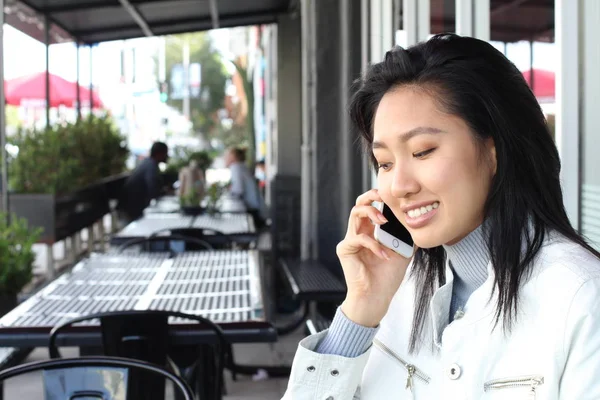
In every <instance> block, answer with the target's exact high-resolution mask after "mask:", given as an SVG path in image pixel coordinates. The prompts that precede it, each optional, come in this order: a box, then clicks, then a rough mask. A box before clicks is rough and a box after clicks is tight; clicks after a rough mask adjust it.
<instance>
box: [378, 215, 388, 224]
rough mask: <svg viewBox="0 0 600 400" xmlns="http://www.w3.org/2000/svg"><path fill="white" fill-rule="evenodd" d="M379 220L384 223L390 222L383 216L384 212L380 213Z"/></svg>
mask: <svg viewBox="0 0 600 400" xmlns="http://www.w3.org/2000/svg"><path fill="white" fill-rule="evenodd" d="M379 220H380V221H381V222H384V223H387V222H388V220H387V219H386V218H385V217H384V216H383V214H379Z"/></svg>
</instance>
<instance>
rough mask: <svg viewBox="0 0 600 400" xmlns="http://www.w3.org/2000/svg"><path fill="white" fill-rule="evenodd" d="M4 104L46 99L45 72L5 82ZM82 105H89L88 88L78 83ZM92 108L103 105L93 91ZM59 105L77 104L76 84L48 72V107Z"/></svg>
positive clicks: (74, 105)
mask: <svg viewBox="0 0 600 400" xmlns="http://www.w3.org/2000/svg"><path fill="white" fill-rule="evenodd" d="M4 90H5V96H6V104H10V105H13V106H18V105H21V102H23V101H46V73H45V72H38V73H35V74H33V75H27V76H21V77H19V78H15V79H11V80H8V81H6V82H5V86H4ZM79 95H80V99H81V104H82V105H89V103H90V90H89V89H88V88H86V87H84V86H81V85H79ZM92 101H93V105H94V108H101V107H103V105H102V102H101V101H100V98H99V97H98V94H97V93H95V92H94V93H93V95H92ZM60 105H63V106H66V107H71V108H75V107H76V106H77V84H76V83H75V82H69V81H67V80H66V79H63V78H61V77H60V76H57V75H53V74H50V107H58V106H60Z"/></svg>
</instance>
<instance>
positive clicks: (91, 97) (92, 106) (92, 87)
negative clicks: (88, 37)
mask: <svg viewBox="0 0 600 400" xmlns="http://www.w3.org/2000/svg"><path fill="white" fill-rule="evenodd" d="M93 50H94V46H92V45H91V44H90V114H89V115H92V113H93V112H94V79H93V76H94V68H93V62H92V61H93V59H92V56H93V54H92V53H93Z"/></svg>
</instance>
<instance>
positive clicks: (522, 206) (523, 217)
mask: <svg viewBox="0 0 600 400" xmlns="http://www.w3.org/2000/svg"><path fill="white" fill-rule="evenodd" d="M358 84H359V85H360V86H359V88H358V89H357V91H356V92H355V94H354V96H353V98H352V100H351V102H350V117H351V119H352V121H353V123H354V124H355V126H356V127H357V128H358V130H359V132H360V134H361V136H362V139H363V143H364V145H365V151H368V152H369V153H370V155H371V160H372V162H373V165H374V166H375V167H376V166H377V162H376V160H375V158H374V156H373V152H372V143H373V121H374V118H375V113H376V111H377V107H378V106H379V102H380V101H381V99H382V97H383V96H384V94H386V93H387V92H388V91H389V90H391V89H395V88H398V87H402V86H405V85H410V86H415V87H418V88H421V89H423V90H426V91H427V92H430V93H431V94H435V96H434V99H435V101H437V102H438V106H439V107H440V108H441V109H443V110H444V111H445V112H447V113H449V114H452V115H455V116H458V117H460V118H462V119H463V120H464V121H465V122H466V123H467V125H468V126H469V128H470V129H471V131H472V132H473V133H474V135H475V138H476V139H487V138H490V137H491V138H492V139H493V141H494V144H495V147H496V158H497V170H496V174H495V176H494V178H493V180H492V185H491V188H490V191H489V194H488V197H487V200H486V204H485V207H484V213H485V216H484V218H485V220H486V224H484V226H485V228H486V229H485V234H486V237H487V240H488V250H489V253H490V257H491V261H492V266H493V268H494V272H495V279H496V282H495V283H496V286H497V289H498V303H497V307H496V314H495V317H496V318H495V320H496V325H497V324H498V323H499V322H500V321H501V320H502V323H503V324H502V325H503V328H504V329H505V331H506V332H509V331H510V329H511V327H512V324H514V322H515V321H516V318H517V309H518V300H519V285H520V283H521V281H522V279H524V277H527V275H528V274H529V273H530V272H531V268H532V265H533V261H534V258H535V256H536V254H537V253H538V252H539V250H540V248H541V246H542V243H543V241H544V239H545V237H546V235H547V234H548V233H549V232H551V231H556V232H558V233H560V234H562V235H564V236H565V237H566V238H568V239H570V240H572V241H573V242H576V243H578V244H580V245H581V246H583V247H584V248H586V249H587V250H589V251H590V252H591V253H593V254H594V255H595V256H596V257H598V258H600V253H598V252H597V251H596V250H594V249H593V248H592V247H591V246H590V245H588V244H587V243H586V241H585V240H584V239H583V238H582V237H581V235H579V233H577V231H576V230H575V229H574V228H573V227H572V226H571V223H570V222H569V218H568V217H567V213H566V211H565V208H564V205H563V196H562V190H561V187H560V182H559V172H560V159H559V156H558V151H557V149H556V145H555V144H554V141H553V140H552V138H551V135H550V132H549V130H548V126H547V124H546V119H545V117H544V114H543V113H542V110H541V108H540V106H539V104H538V102H537V100H536V98H535V96H534V95H533V93H532V92H531V90H530V88H529V86H527V83H526V82H525V80H524V78H523V76H522V74H521V72H520V71H519V70H518V69H517V68H516V67H515V65H514V64H513V63H511V62H510V61H509V60H508V59H507V58H506V57H504V55H503V54H502V53H500V52H499V51H497V50H496V49H495V48H494V47H493V46H492V45H490V44H489V43H487V42H484V41H481V40H478V39H474V38H469V37H461V36H458V35H455V34H439V35H436V36H434V37H433V38H431V39H430V40H428V41H426V42H423V43H419V44H417V45H415V46H412V47H409V48H407V49H404V48H400V47H396V48H394V49H392V50H390V51H388V52H387V53H386V55H385V59H384V60H383V61H382V62H380V63H377V64H374V65H372V66H370V67H369V69H368V70H367V71H366V73H365V75H364V76H363V77H362V78H361V79H360V80H359V81H358ZM445 258H446V254H445V251H444V249H443V247H442V246H438V247H435V248H431V249H419V250H418V251H417V252H416V254H415V256H414V259H413V265H414V267H413V269H412V274H411V278H414V279H415V280H416V287H417V290H416V295H415V302H416V309H415V314H414V320H413V328H412V333H411V338H410V345H409V351H410V352H411V353H414V352H416V351H417V350H418V347H419V342H421V334H422V331H423V326H424V321H425V318H426V316H427V310H428V307H429V302H430V301H431V298H432V296H433V293H434V291H435V289H436V288H437V287H439V286H440V285H442V284H444V282H445ZM494 290H495V289H494Z"/></svg>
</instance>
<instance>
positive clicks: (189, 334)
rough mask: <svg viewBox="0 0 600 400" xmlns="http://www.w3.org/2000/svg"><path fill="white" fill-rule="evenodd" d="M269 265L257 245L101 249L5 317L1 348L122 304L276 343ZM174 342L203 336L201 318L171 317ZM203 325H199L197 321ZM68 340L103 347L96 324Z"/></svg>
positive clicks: (41, 337)
mask: <svg viewBox="0 0 600 400" xmlns="http://www.w3.org/2000/svg"><path fill="white" fill-rule="evenodd" d="M262 268H263V265H262V262H261V259H260V257H259V253H258V252H257V251H255V250H215V251H205V252H186V253H180V254H177V255H175V256H174V257H173V258H169V257H168V255H167V254H163V253H160V254H159V253H147V254H138V255H101V254H98V255H96V254H94V255H92V257H90V258H89V259H86V260H84V261H82V262H80V263H79V264H77V265H76V266H75V267H74V268H73V270H72V272H70V273H67V274H65V275H62V276H61V277H59V278H58V279H56V280H55V281H53V282H52V283H50V284H49V285H48V286H47V287H45V288H44V289H42V290H41V291H40V292H38V293H37V294H35V295H34V296H32V297H31V298H29V299H28V300H26V301H24V302H23V303H21V304H20V305H19V306H17V307H16V308H15V309H14V310H12V311H11V312H9V313H8V314H6V315H5V316H4V317H2V318H1V319H0V347H45V346H47V345H48V337H49V333H50V331H51V329H52V328H53V327H54V326H55V325H58V324H60V323H63V322H65V321H67V320H69V319H71V318H75V317H79V316H83V315H86V314H90V313H98V312H106V311H119V310H171V311H179V312H184V313H190V314H197V315H202V316H204V317H206V318H209V319H210V320H212V321H214V322H216V323H218V324H220V325H221V327H222V328H223V330H224V332H225V335H226V337H227V338H228V339H229V340H230V341H231V342H232V343H243V342H248V343H255V342H273V341H275V340H276V332H275V329H274V328H273V327H272V325H271V324H270V323H269V322H268V316H267V315H266V311H265V310H268V307H266V306H265V300H264V299H265V296H264V295H263V292H264V288H263V285H262V282H261V274H262V272H261V269H262ZM170 324H171V327H172V329H171V338H172V340H173V342H172V343H173V345H189V344H197V343H201V342H203V339H206V335H207V334H208V333H207V331H202V330H195V329H193V327H194V326H195V325H196V323H195V322H190V321H185V320H171V321H170ZM196 326H197V325H196ZM64 332H65V333H64V334H61V336H60V338H59V340H58V341H57V343H58V344H59V345H61V346H80V347H94V346H100V345H101V343H102V342H101V334H100V330H99V325H98V323H97V322H92V323H84V324H79V325H77V326H75V327H73V328H71V329H67V330H65V331H64Z"/></svg>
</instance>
